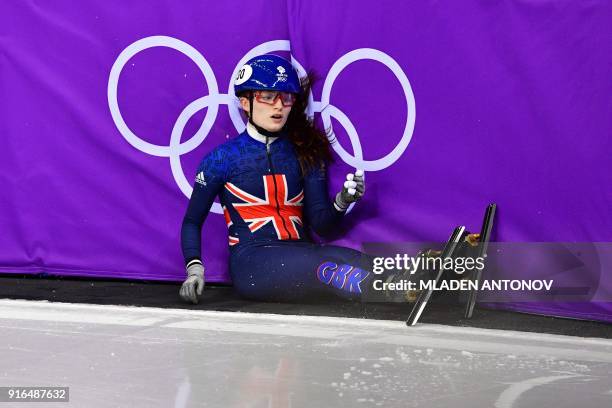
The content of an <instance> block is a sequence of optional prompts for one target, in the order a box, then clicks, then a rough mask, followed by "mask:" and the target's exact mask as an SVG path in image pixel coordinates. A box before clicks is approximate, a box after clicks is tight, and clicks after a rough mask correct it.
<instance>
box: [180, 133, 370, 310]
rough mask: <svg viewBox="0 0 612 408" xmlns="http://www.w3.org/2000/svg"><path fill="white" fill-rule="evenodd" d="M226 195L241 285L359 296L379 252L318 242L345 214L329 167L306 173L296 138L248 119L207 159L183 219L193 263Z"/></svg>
mask: <svg viewBox="0 0 612 408" xmlns="http://www.w3.org/2000/svg"><path fill="white" fill-rule="evenodd" d="M217 196H218V197H219V199H220V202H221V205H222V207H223V212H224V216H225V220H226V223H227V226H228V229H229V246H230V275H231V278H232V281H233V284H234V288H235V290H237V292H238V293H239V294H240V295H241V296H243V297H246V298H250V299H255V300H278V301H291V300H299V299H305V298H313V297H316V295H317V294H322V293H326V292H327V293H329V292H334V293H336V294H337V295H340V296H342V297H345V298H359V297H360V296H361V294H362V291H363V289H365V287H364V286H365V285H367V282H366V281H367V280H369V277H370V275H372V273H371V272H370V271H371V270H372V258H371V257H370V256H368V255H365V254H363V253H361V252H359V251H356V250H353V249H350V248H344V247H339V246H333V245H320V244H317V243H314V242H312V240H311V239H310V237H309V231H308V228H311V229H312V230H314V232H316V233H317V234H319V235H322V236H324V235H326V233H328V232H331V231H334V230H335V229H337V227H338V225H339V224H340V222H341V220H342V218H343V216H344V212H343V211H340V210H339V209H338V208H336V207H335V205H334V204H333V203H332V201H331V200H330V199H329V196H328V193H327V180H326V173H325V169H323V168H320V169H315V170H312V171H310V172H309V173H308V174H306V175H302V172H301V169H300V165H299V162H298V159H297V156H296V154H295V151H294V149H293V144H292V143H291V142H290V141H289V140H288V139H287V138H286V137H277V138H270V139H269V140H268V143H266V137H265V136H262V135H261V134H259V133H258V132H257V131H256V130H255V129H254V128H253V127H251V126H250V125H249V127H248V128H247V130H246V131H245V132H243V133H241V134H240V135H239V136H238V137H236V138H234V139H232V140H230V141H228V142H226V143H224V144H222V145H220V146H218V147H217V148H216V149H214V150H213V151H212V152H211V153H209V154H208V155H207V156H206V157H204V159H203V160H202V162H201V164H200V166H199V168H198V171H197V175H196V182H195V184H194V188H193V193H192V195H191V199H190V201H189V206H188V209H187V212H186V215H185V218H184V220H183V225H182V230H181V243H182V250H183V256H184V258H185V262H186V264H189V263H190V262H198V261H200V260H201V252H200V251H201V231H202V224H203V223H204V220H205V219H206V216H207V215H208V213H209V210H210V208H211V206H212V204H213V202H214V199H215V197H217Z"/></svg>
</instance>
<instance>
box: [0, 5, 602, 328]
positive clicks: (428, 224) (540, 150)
mask: <svg viewBox="0 0 612 408" xmlns="http://www.w3.org/2000/svg"><path fill="white" fill-rule="evenodd" d="M111 3H112V4H111ZM111 3H109V2H102V1H98V2H97V1H93V2H87V3H86V4H81V3H74V2H69V1H57V2H47V3H44V4H38V3H37V2H32V1H21V2H3V3H2V4H1V5H0V23H1V24H0V44H1V48H0V90H1V94H2V95H3V101H2V109H1V110H0V134H1V135H2V137H1V153H0V154H1V157H2V160H1V161H0V178H1V180H2V186H3V191H4V197H3V199H2V201H1V202H0V222H1V227H2V231H3V234H1V235H0V272H6V273H15V272H18V273H39V272H45V273H49V274H61V275H79V276H102V277H127V278H145V279H161V280H181V279H182V278H183V275H184V271H183V266H182V261H181V254H180V247H179V230H180V223H181V220H182V216H183V213H184V211H185V208H186V204H187V197H188V196H189V193H190V188H191V187H190V186H189V184H190V183H191V180H192V179H193V176H194V173H195V168H196V166H197V164H198V162H199V160H200V159H201V157H202V156H203V155H204V154H205V153H206V152H208V151H210V150H211V149H212V148H213V147H214V146H216V145H218V144H219V143H221V142H223V141H224V140H226V139H227V138H228V137H232V136H233V135H235V134H236V133H237V131H238V130H240V127H241V126H242V125H241V123H240V122H239V121H238V116H236V107H235V105H234V101H233V100H232V99H231V98H229V97H228V96H227V94H228V85H229V83H230V79H231V78H232V76H233V75H232V73H233V72H234V70H235V69H236V68H237V67H238V66H239V64H240V61H241V60H244V59H245V58H246V56H247V55H249V52H258V51H274V52H281V53H283V52H284V51H287V50H288V44H289V43H288V41H287V40H290V44H291V53H292V55H293V56H294V57H295V59H296V61H297V62H299V63H300V64H301V65H302V66H304V67H306V68H313V69H315V70H316V71H317V73H318V74H319V77H320V81H319V82H318V83H317V84H316V85H315V87H314V92H313V99H314V103H313V108H314V114H315V117H316V118H317V119H318V120H320V119H321V117H323V118H324V119H327V118H329V120H330V122H329V123H328V122H325V123H326V124H328V125H329V124H331V125H332V126H333V128H334V130H335V131H336V135H337V137H338V139H339V142H340V144H339V146H341V147H342V149H344V150H345V152H344V153H343V152H341V151H340V148H339V147H338V149H339V150H338V152H339V153H340V157H339V158H338V160H337V164H336V166H334V168H333V169H332V176H333V177H332V182H331V188H332V189H335V188H337V187H338V186H339V182H340V177H341V175H342V174H343V173H345V172H346V171H347V170H349V169H351V168H354V167H353V166H354V165H356V164H357V165H358V167H359V166H363V167H365V168H366V170H368V171H367V172H366V174H367V182H368V193H367V195H366V196H365V198H364V200H363V202H362V203H360V204H359V205H358V206H356V207H355V209H354V211H352V213H351V214H350V220H349V222H348V223H347V224H348V225H347V232H346V235H345V236H344V238H343V239H341V240H339V241H336V242H337V243H340V244H342V245H348V246H352V247H355V248H359V247H360V246H361V243H362V242H365V241H441V240H444V239H445V237H446V236H447V235H448V233H449V231H450V230H451V228H452V227H453V226H454V225H456V224H459V223H466V224H467V225H469V226H472V227H473V228H476V227H477V226H478V224H479V223H480V220H481V215H482V211H483V208H484V206H485V205H486V203H488V202H496V203H498V206H499V212H498V223H497V231H496V236H495V239H496V240H499V241H524V242H528V241H568V242H575V241H585V242H593V241H612V215H611V212H610V208H611V204H612V190H611V189H610V185H612V176H611V174H612V172H611V171H610V170H611V166H610V160H609V155H610V151H611V150H612V149H611V142H610V138H609V134H610V130H611V129H612V115H611V114H610V112H611V111H612V83H611V81H610V77H611V75H610V74H611V72H610V67H611V66H612V55H611V54H610V52H609V50H610V47H611V45H612V28H611V27H610V24H609V22H610V21H611V17H612V6H611V5H610V3H609V2H608V1H605V0H601V1H588V2H586V1H585V2H575V1H561V0H560V1H544V2H543V1H507V2H478V1H473V2H461V4H459V3H457V4H455V3H453V2H444V4H442V3H440V2H437V1H410V2H404V3H402V2H399V3H398V2H382V3H379V2H377V3H372V2H367V1H360V2H349V1H338V2H333V3H331V2H301V1H297V0H289V1H281V0H274V1H251V2H249V3H247V4H245V3H233V2H230V3H222V2H215V3H212V2H210V3H208V4H206V3H203V2H189V3H190V4H183V5H182V6H181V7H177V5H176V3H175V2H170V1H160V0H157V1H153V2H152V1H146V2H145V1H135V2H130V3H129V5H125V4H124V3H114V2H111ZM124 57H125V58H124ZM353 57H354V58H353ZM372 58H374V59H372ZM343 63H344V64H343ZM341 65H344V68H341ZM213 77H214V78H213ZM115 90H116V92H115ZM230 93H231V91H230ZM207 95H208V97H206V96H207ZM326 95H327V96H326ZM203 97H206V98H204V99H202V98H203ZM115 101H116V104H115V103H114V102H115ZM198 109H199V110H198ZM215 111H216V114H215ZM321 111H322V112H323V115H321V113H320V112H321ZM183 124H184V125H185V126H184V130H183V131H182V132H181V129H182V127H183V126H182V125H183ZM351 127H352V128H354V132H351V131H347V128H348V129H351ZM173 132H174V135H173ZM408 142H409V143H408ZM394 151H395V153H396V155H395V157H394V153H392V152H394ZM351 156H353V158H351ZM360 156H362V158H361V157H360ZM451 164H452V166H451ZM203 234H204V242H205V244H204V249H203V253H204V256H205V259H206V263H207V266H208V271H207V277H208V279H209V280H210V281H222V280H226V279H227V271H226V269H227V263H226V256H227V240H226V227H225V225H224V221H223V218H222V217H221V216H220V215H218V214H211V215H210V217H209V218H208V220H207V222H206V224H205V227H204V232H203ZM600 284H601V285H602V288H600V291H601V290H603V291H606V292H607V293H612V282H611V278H610V277H609V276H604V277H603V278H602V281H601V282H600ZM529 307H531V309H530V310H532V311H542V310H543V309H544V308H543V309H542V310H539V309H537V305H535V306H534V305H531V306H529ZM534 307H535V308H536V309H533V308H534ZM581 307H582V308H583V309H582V310H583V312H584V311H585V310H586V312H585V313H587V315H588V313H591V312H592V313H591V317H595V315H596V314H598V315H600V316H601V315H603V316H608V317H607V318H606V317H604V318H603V319H604V320H606V319H608V320H612V317H610V316H612V312H610V310H612V307H610V305H609V304H608V305H606V304H605V303H594V302H593V303H591V304H583V305H582V306H581ZM545 308H546V310H547V311H546V313H551V312H550V309H551V308H553V309H555V305H551V304H548V305H546V307H545ZM589 308H591V309H589ZM523 310H525V308H523ZM555 310H556V313H557V314H562V315H572V311H571V310H570V309H567V310H566V308H565V307H564V306H562V305H559V306H558V307H557V308H556V309H555ZM568 310H569V311H568ZM583 317H584V316H583ZM599 318H601V317H599Z"/></svg>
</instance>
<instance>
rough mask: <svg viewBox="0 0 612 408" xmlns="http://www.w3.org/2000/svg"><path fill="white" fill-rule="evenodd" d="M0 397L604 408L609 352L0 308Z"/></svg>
mask: <svg viewBox="0 0 612 408" xmlns="http://www.w3.org/2000/svg"><path fill="white" fill-rule="evenodd" d="M0 364H1V366H0V386H65V387H70V402H68V403H24V402H20V403H6V402H4V403H0V408H3V407H5V406H6V407H8V406H15V407H18V408H19V407H20V408H25V407H43V406H54V407H62V406H71V407H79V408H80V407H83V408H94V407H274V408H284V407H316V408H319V407H321V408H322V407H497V408H510V407H515V408H522V407H539V408H543V407H553V406H554V407H572V408H575V407H580V408H587V407H594V408H595V407H596V408H601V407H612V340H607V339H595V338H580V337H570V336H559V335H551V334H537V333H522V332H513V331H500V330H487V329H475V328H462V327H449V326H442V325H431V324H420V325H418V326H417V327H412V328H409V327H406V326H405V325H404V324H403V323H402V322H396V321H372V320H362V319H348V318H333V317H307V316H281V315H270V314H249V313H236V312H209V311H190V310H175V309H156V308H144V307H142V308H139V307H124V306H95V305H82V304H63V303H49V302H43V301H23V300H0Z"/></svg>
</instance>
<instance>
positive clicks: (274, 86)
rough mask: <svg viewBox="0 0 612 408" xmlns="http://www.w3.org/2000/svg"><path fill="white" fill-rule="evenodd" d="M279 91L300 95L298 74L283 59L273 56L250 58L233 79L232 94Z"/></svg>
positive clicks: (289, 63)
mask: <svg viewBox="0 0 612 408" xmlns="http://www.w3.org/2000/svg"><path fill="white" fill-rule="evenodd" d="M244 91H281V92H291V93H295V94H297V93H300V92H301V88H300V79H299V78H298V74H297V72H296V71H295V69H294V68H293V66H292V65H291V62H289V61H287V60H286V59H285V58H283V57H279V56H278V55H273V54H265V55H260V56H257V57H255V58H251V59H250V60H248V61H247V63H246V64H244V65H243V66H242V68H240V69H239V70H238V75H236V78H235V79H234V92H235V93H236V95H238V94H239V93H241V92H244Z"/></svg>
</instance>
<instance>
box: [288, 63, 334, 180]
mask: <svg viewBox="0 0 612 408" xmlns="http://www.w3.org/2000/svg"><path fill="white" fill-rule="evenodd" d="M315 80H316V76H315V74H314V73H313V72H309V73H308V75H306V76H305V77H303V78H301V79H300V85H301V88H302V92H301V93H300V94H298V95H297V97H296V100H295V103H294V104H293V107H292V108H291V112H289V117H288V118H287V124H286V125H285V129H287V137H288V138H289V140H290V141H291V143H293V146H294V149H295V153H296V154H297V157H298V161H299V162H300V168H301V169H302V174H306V173H307V172H309V171H310V170H313V169H316V168H319V167H322V166H325V165H327V164H329V163H331V162H332V161H333V156H332V153H331V144H332V143H334V142H335V139H334V138H333V135H332V134H331V130H327V131H323V130H321V129H319V128H318V127H317V126H316V125H315V123H314V121H313V120H311V119H310V118H309V117H308V115H307V114H306V108H307V106H308V95H310V89H311V88H312V84H313V82H314V81H315Z"/></svg>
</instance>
